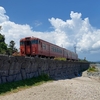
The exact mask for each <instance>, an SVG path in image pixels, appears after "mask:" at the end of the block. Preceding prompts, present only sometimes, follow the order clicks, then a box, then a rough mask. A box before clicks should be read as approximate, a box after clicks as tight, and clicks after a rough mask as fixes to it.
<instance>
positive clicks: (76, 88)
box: [0, 72, 100, 100]
mask: <svg viewBox="0 0 100 100" xmlns="http://www.w3.org/2000/svg"><path fill="white" fill-rule="evenodd" d="M0 100H100V77H87V76H86V73H85V72H84V74H83V76H82V77H77V78H73V79H63V80H55V81H53V82H47V83H44V84H42V85H40V86H33V87H32V88H28V89H25V90H22V91H19V92H17V93H12V94H8V95H5V96H0Z"/></svg>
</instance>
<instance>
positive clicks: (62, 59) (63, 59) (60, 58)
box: [54, 57, 66, 61]
mask: <svg viewBox="0 0 100 100" xmlns="http://www.w3.org/2000/svg"><path fill="white" fill-rule="evenodd" d="M54 60H60V61H66V58H63V57H58V58H54Z"/></svg>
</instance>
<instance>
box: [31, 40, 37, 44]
mask: <svg viewBox="0 0 100 100" xmlns="http://www.w3.org/2000/svg"><path fill="white" fill-rule="evenodd" d="M31 43H32V44H38V43H39V42H38V40H32V41H31Z"/></svg>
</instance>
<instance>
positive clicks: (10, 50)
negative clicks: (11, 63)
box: [8, 40, 18, 55]
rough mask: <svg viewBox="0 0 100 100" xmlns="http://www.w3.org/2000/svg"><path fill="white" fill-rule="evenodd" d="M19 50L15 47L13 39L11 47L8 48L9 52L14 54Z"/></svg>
mask: <svg viewBox="0 0 100 100" xmlns="http://www.w3.org/2000/svg"><path fill="white" fill-rule="evenodd" d="M17 51H18V50H17V49H16V47H15V42H14V41H13V40H11V41H10V43H9V48H8V52H9V54H11V55H12V54H13V53H14V52H17Z"/></svg>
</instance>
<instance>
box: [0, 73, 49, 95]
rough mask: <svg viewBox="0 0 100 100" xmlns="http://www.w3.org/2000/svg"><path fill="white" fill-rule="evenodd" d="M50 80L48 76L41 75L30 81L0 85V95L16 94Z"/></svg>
mask: <svg viewBox="0 0 100 100" xmlns="http://www.w3.org/2000/svg"><path fill="white" fill-rule="evenodd" d="M50 80H51V78H50V77H49V76H48V75H46V74H42V75H40V76H38V77H33V78H31V79H26V80H21V81H17V82H10V83H4V84H0V94H5V93H9V92H10V93H13V92H18V91H19V90H23V89H25V88H28V87H31V86H37V85H40V84H42V83H44V82H47V81H50Z"/></svg>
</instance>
